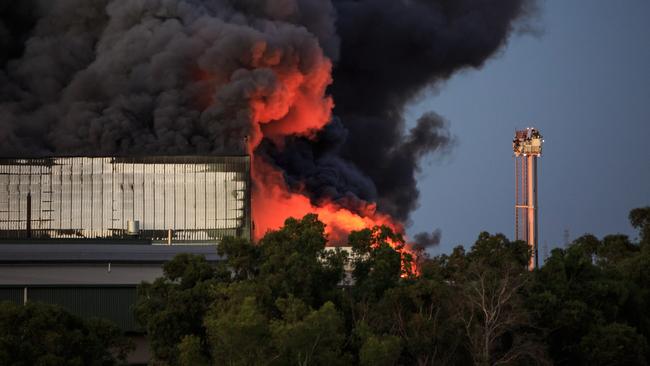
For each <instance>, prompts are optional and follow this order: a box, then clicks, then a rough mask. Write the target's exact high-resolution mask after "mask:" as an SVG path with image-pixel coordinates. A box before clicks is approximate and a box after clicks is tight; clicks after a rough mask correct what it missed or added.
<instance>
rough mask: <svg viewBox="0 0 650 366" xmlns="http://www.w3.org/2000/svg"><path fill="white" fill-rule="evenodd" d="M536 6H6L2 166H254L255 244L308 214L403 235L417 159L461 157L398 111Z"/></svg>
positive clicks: (443, 135) (504, 0)
mask: <svg viewBox="0 0 650 366" xmlns="http://www.w3.org/2000/svg"><path fill="white" fill-rule="evenodd" d="M535 10H536V2H535V1H534V0H481V1H477V0H457V1H446V0H409V1H406V0H331V1H324V0H283V1H277V0H136V1H127V0H62V1H56V2H52V1H46V0H27V1H21V2H19V3H11V4H10V3H7V2H5V3H3V4H2V7H1V8H0V11H1V12H0V49H1V50H2V53H1V55H2V56H1V57H0V123H1V128H0V142H1V143H0V154H2V155H5V156H7V155H13V156H39V155H52V154H54V155H69V154H74V155H80V154H84V155H86V154H88V155H90V154H92V155H96V154H100V155H112V154H141V155H153V154H241V153H251V154H252V155H253V174H252V177H253V219H254V220H255V223H256V226H257V227H256V235H257V236H259V235H261V234H263V232H264V231H265V230H266V229H269V228H273V227H274V226H277V225H278V224H280V223H281V222H282V218H283V217H282V216H287V215H303V214H305V213H307V212H308V211H316V212H318V213H319V214H321V215H322V216H321V218H323V217H325V216H328V217H330V216H331V217H332V219H331V220H329V221H327V222H326V224H327V225H328V226H329V227H330V228H334V229H337V230H338V231H339V232H341V231H345V230H349V229H351V228H356V229H358V228H361V227H364V226H367V225H370V224H373V223H374V224H380V223H386V224H390V226H393V227H394V228H395V229H397V230H401V228H402V227H403V226H404V224H406V225H409V224H410V223H411V221H410V215H411V213H412V211H413V210H414V209H415V208H416V207H417V204H418V198H419V192H418V189H417V187H416V179H415V174H416V173H418V172H419V171H420V169H421V166H420V161H421V159H422V158H424V157H426V156H429V155H431V154H440V153H441V152H444V151H447V150H448V149H450V148H452V147H453V143H454V139H453V137H452V136H451V135H450V134H449V129H448V128H449V127H448V123H447V122H446V121H445V120H444V118H443V117H441V116H440V115H439V114H437V113H436V112H435V111H434V110H428V111H423V112H422V113H421V114H420V115H419V116H418V117H417V118H416V121H415V123H414V126H413V127H409V128H407V127H406V122H407V121H406V120H405V118H404V112H405V107H406V105H407V103H409V102H410V101H412V100H414V98H415V97H417V96H418V95H419V94H420V93H421V92H422V91H423V90H425V88H427V87H435V86H437V85H439V84H440V83H441V82H443V81H445V80H447V79H448V78H449V77H450V76H452V75H454V74H455V73H457V72H459V71H460V70H465V69H475V68H480V67H481V66H482V65H483V64H484V63H485V62H486V60H488V59H490V58H491V57H493V56H494V55H495V54H496V53H498V52H499V51H500V50H502V49H503V47H504V46H505V45H506V44H507V42H508V40H509V38H510V36H511V35H512V34H513V33H516V32H520V31H522V30H525V29H526V28H527V27H528V22H529V20H530V19H531V17H532V16H534V14H535ZM278 212H281V213H282V214H278ZM283 214H284V215H283ZM349 214H351V215H349ZM355 215H356V217H355ZM344 216H345V217H346V218H345V219H342V217H344ZM360 218H361V219H368V220H361V221H363V224H361V223H360V222H361V221H360V220H359V219H360ZM331 233H332V232H331ZM414 238H416V239H417V240H418V241H419V242H420V244H421V245H425V244H431V243H434V242H435V241H436V240H437V239H438V238H439V233H438V232H437V231H436V230H435V228H434V227H431V228H428V229H427V230H425V231H424V232H423V234H420V235H415V236H414Z"/></svg>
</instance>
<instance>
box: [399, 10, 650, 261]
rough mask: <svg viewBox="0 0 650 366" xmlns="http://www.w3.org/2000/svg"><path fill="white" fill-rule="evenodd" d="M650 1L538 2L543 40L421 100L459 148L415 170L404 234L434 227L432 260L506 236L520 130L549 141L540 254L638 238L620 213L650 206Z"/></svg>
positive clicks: (543, 166)
mask: <svg viewBox="0 0 650 366" xmlns="http://www.w3.org/2000/svg"><path fill="white" fill-rule="evenodd" d="M649 14H650V2H648V1H647V0H626V1H610V0H583V1H561V0H553V1H546V2H542V3H541V14H540V16H539V19H538V21H537V22H536V23H537V25H538V28H539V30H540V31H541V32H539V34H534V35H530V34H528V35H515V36H514V37H513V38H512V39H511V40H510V42H509V44H508V46H507V48H506V49H504V50H503V51H502V52H501V54H500V55H497V57H495V58H493V59H491V60H489V61H488V62H487V64H486V65H485V66H484V67H483V68H482V69H480V70H473V69H472V70H467V71H465V72H463V73H461V74H457V75H455V76H454V77H453V78H452V79H451V80H449V82H447V83H446V84H445V85H442V86H441V87H440V88H438V89H437V90H436V91H435V92H434V91H430V92H429V93H427V94H426V95H425V96H423V97H422V98H421V99H420V100H419V101H418V102H417V103H414V105H413V106H412V107H411V109H410V111H409V114H408V116H409V122H413V121H414V120H415V119H416V118H417V116H419V115H420V114H421V113H422V112H424V111H427V110H433V111H436V112H437V113H439V114H440V115H442V116H444V117H445V118H446V119H447V120H448V121H449V123H450V126H451V131H452V132H453V134H454V135H455V136H456V138H457V144H456V146H454V148H453V149H452V150H451V151H450V153H449V154H448V155H446V156H440V155H436V156H434V157H432V158H430V159H428V163H427V164H423V171H422V174H421V175H420V176H419V179H418V181H419V187H420V190H421V199H420V208H419V209H418V210H417V211H416V212H415V213H414V215H413V225H412V226H411V228H410V230H409V232H411V233H416V232H419V231H423V230H431V229H433V228H439V229H441V230H442V242H441V244H440V246H438V247H437V248H434V249H432V250H431V253H433V254H438V253H445V252H449V251H450V250H451V248H453V247H454V246H456V245H458V244H464V245H466V246H467V247H469V246H470V245H471V244H472V243H473V242H474V241H475V239H476V237H477V235H478V233H479V232H480V231H489V232H491V233H495V232H501V233H504V234H506V235H507V236H508V237H510V238H512V237H513V235H514V234H513V232H514V209H513V205H514V161H513V157H512V147H511V141H512V138H513V135H514V131H515V129H516V128H523V127H528V126H535V127H537V128H539V129H540V131H541V133H542V134H543V136H544V138H545V145H544V153H543V157H542V158H541V161H540V163H539V164H540V165H539V210H540V211H539V228H540V238H539V244H540V256H542V255H543V254H544V245H545V244H547V246H548V249H549V250H550V249H552V248H553V247H556V246H560V245H562V243H563V242H564V239H563V234H564V230H565V229H568V230H569V233H570V238H571V240H573V239H575V238H576V237H578V236H580V235H582V234H584V233H593V234H595V235H597V236H599V237H602V236H603V235H606V234H611V233H624V234H628V235H630V236H631V237H632V238H634V237H636V234H635V230H633V229H632V227H631V226H630V225H629V223H628V218H627V216H628V212H629V211H630V210H631V209H632V208H635V207H641V206H647V205H650V145H649V144H648V139H649V138H650V123H649V122H650V71H648V67H649V66H650V38H649V36H650V22H648V15H649Z"/></svg>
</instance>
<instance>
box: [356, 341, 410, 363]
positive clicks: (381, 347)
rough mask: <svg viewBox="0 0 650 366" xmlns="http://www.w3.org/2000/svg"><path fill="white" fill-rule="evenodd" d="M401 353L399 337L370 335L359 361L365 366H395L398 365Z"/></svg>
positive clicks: (364, 344)
mask: <svg viewBox="0 0 650 366" xmlns="http://www.w3.org/2000/svg"><path fill="white" fill-rule="evenodd" d="M401 352H402V345H401V340H400V338H399V337H397V336H391V335H387V336H375V335H370V336H369V337H368V338H367V339H366V340H365V342H364V343H363V346H362V347H361V350H360V351H359V361H360V364H361V365H363V366H393V365H397V361H398V360H399V356H400V354H401Z"/></svg>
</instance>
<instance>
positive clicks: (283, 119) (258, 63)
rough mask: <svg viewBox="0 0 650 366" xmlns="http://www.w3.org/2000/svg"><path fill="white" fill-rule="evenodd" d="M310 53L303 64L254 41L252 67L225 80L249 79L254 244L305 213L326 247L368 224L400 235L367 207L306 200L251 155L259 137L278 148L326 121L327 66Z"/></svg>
mask: <svg viewBox="0 0 650 366" xmlns="http://www.w3.org/2000/svg"><path fill="white" fill-rule="evenodd" d="M312 51H313V50H312ZM315 54H316V55H317V56H316V57H314V53H312V54H311V56H312V57H310V58H309V60H305V59H302V60H301V59H300V58H299V57H296V56H295V55H291V54H283V53H282V51H281V50H279V49H277V48H273V47H271V46H269V45H268V44H266V43H263V42H262V43H256V44H254V45H252V46H251V49H250V50H249V56H250V60H249V61H250V66H251V67H252V69H246V70H243V69H242V70H238V71H236V72H235V73H234V74H233V75H231V77H230V79H231V80H230V83H231V84H232V83H236V82H237V80H238V79H239V78H242V75H243V74H246V80H248V81H249V82H250V80H253V81H254V82H253V83H252V85H249V86H248V87H247V98H248V101H249V110H250V120H251V135H250V136H249V138H248V140H247V144H248V146H247V149H248V152H249V155H250V156H251V159H252V163H251V170H252V172H251V178H252V180H253V193H252V206H253V207H252V212H253V221H254V224H255V229H254V233H253V235H254V238H255V239H256V240H257V239H259V238H261V237H262V236H264V234H265V233H266V232H267V231H269V230H273V229H277V228H279V227H281V226H282V225H283V224H284V221H285V219H286V218H288V217H296V218H301V217H303V216H304V215H306V214H308V213H315V214H317V215H318V218H319V219H320V220H321V221H322V222H323V223H324V224H325V225H326V227H325V230H326V234H327V236H328V242H329V245H331V246H339V245H345V243H346V242H347V235H348V234H349V233H350V232H351V231H355V230H362V229H365V228H372V227H374V226H381V225H385V226H387V227H390V228H391V229H392V230H393V231H395V232H397V233H403V232H404V230H403V227H402V225H401V224H400V223H398V222H396V221H395V220H393V219H392V218H391V217H390V216H388V215H386V214H383V213H381V212H378V211H377V209H376V205H375V204H373V203H366V202H362V203H361V204H355V205H354V208H350V207H344V206H345V205H344V204H341V203H339V202H334V201H331V200H325V201H322V202H318V203H313V202H311V201H310V199H309V198H308V197H307V196H306V195H304V194H302V193H300V192H293V191H291V189H289V187H288V186H287V184H286V182H285V179H284V176H283V174H282V172H281V171H280V170H279V169H277V168H275V167H274V166H273V165H271V164H270V163H268V162H266V161H264V159H263V158H262V157H260V156H257V155H256V154H255V151H256V148H257V147H258V146H259V144H260V143H261V141H262V139H263V138H267V139H270V140H272V141H273V142H274V143H276V145H278V146H280V148H281V147H282V144H283V141H284V138H285V137H286V136H290V135H298V136H303V137H307V138H314V137H315V135H316V133H317V132H318V131H319V130H321V129H322V128H323V127H324V126H325V125H327V123H329V121H330V119H331V116H332V108H333V107H334V103H333V100H332V98H331V97H330V96H328V95H327V93H326V89H327V87H328V86H329V85H330V84H331V82H332V77H331V74H332V63H331V61H330V60H329V59H328V58H327V57H326V56H325V55H323V53H322V50H318V51H317V52H315ZM269 71H271V73H269ZM196 75H197V76H198V79H200V80H202V81H206V82H207V83H208V84H211V83H210V80H211V79H213V78H212V77H211V76H210V75H209V73H205V72H198V73H196ZM270 75H271V76H270ZM217 84H218V82H217ZM206 90H210V92H213V91H216V93H219V85H216V86H214V85H207V87H206ZM404 250H408V249H404Z"/></svg>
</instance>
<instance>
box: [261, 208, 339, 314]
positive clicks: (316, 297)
mask: <svg viewBox="0 0 650 366" xmlns="http://www.w3.org/2000/svg"><path fill="white" fill-rule="evenodd" d="M326 243H327V240H326V238H325V225H324V224H323V223H322V222H320V221H318V217H317V216H316V215H313V214H309V215H305V217H303V218H302V219H301V220H297V219H294V218H288V219H287V220H286V221H285V223H284V226H283V227H282V228H280V229H279V230H277V231H271V232H268V233H267V234H266V235H265V236H264V238H262V239H261V240H260V242H259V246H260V251H261V264H260V270H259V276H258V278H257V280H258V281H260V282H262V283H264V284H265V285H266V286H267V287H268V288H270V289H271V291H272V294H273V297H274V298H281V297H287V296H289V295H292V296H294V297H296V298H299V299H301V300H302V301H304V302H305V303H306V304H308V305H309V306H311V307H314V308H319V307H320V306H322V305H323V304H324V303H325V302H327V301H328V300H331V299H333V298H336V297H337V296H338V292H339V291H338V285H339V283H340V282H341V281H342V280H343V275H344V272H343V267H344V265H345V253H343V252H328V251H326V250H325V244H326Z"/></svg>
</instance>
